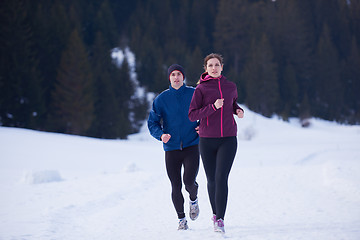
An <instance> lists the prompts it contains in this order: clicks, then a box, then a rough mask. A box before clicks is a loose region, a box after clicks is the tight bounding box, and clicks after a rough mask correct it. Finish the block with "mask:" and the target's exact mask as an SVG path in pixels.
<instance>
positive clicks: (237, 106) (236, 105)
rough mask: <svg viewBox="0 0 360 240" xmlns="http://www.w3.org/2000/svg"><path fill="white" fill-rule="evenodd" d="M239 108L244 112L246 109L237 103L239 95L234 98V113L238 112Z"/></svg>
mask: <svg viewBox="0 0 360 240" xmlns="http://www.w3.org/2000/svg"><path fill="white" fill-rule="evenodd" d="M237 109H241V110H242V111H243V112H244V109H242V108H241V107H240V106H239V105H238V104H237V97H236V98H234V103H233V110H234V114H236V110H237Z"/></svg>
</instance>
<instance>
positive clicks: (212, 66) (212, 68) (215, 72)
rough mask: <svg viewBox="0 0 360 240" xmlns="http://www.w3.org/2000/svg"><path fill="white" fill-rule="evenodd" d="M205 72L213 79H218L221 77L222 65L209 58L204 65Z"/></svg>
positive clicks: (216, 60)
mask: <svg viewBox="0 0 360 240" xmlns="http://www.w3.org/2000/svg"><path fill="white" fill-rule="evenodd" d="M205 67H206V69H205V70H206V72H207V73H208V74H209V75H210V76H211V77H213V78H218V77H220V76H221V72H222V70H223V65H221V63H220V61H219V59H217V58H210V59H209V60H208V61H207V63H206V66H205Z"/></svg>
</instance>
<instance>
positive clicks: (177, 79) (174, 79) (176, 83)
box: [170, 70, 184, 90]
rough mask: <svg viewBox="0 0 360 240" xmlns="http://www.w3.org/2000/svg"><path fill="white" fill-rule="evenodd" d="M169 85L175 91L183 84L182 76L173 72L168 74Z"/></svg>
mask: <svg viewBox="0 0 360 240" xmlns="http://www.w3.org/2000/svg"><path fill="white" fill-rule="evenodd" d="M170 84H171V86H172V87H173V88H175V89H176V90H178V89H179V88H180V87H181V86H182V85H183V84H184V76H183V75H182V73H181V72H180V71H178V70H174V71H172V72H171V73H170Z"/></svg>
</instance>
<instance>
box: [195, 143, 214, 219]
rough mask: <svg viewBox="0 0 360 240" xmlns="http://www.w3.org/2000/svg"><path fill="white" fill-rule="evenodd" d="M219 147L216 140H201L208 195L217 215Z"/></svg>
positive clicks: (201, 153) (200, 145)
mask: <svg viewBox="0 0 360 240" xmlns="http://www.w3.org/2000/svg"><path fill="white" fill-rule="evenodd" d="M217 145H218V144H217V139H216V138H200V142H199V147H200V155H201V160H202V162H203V166H204V170H205V174H206V179H207V189H208V195H209V200H210V205H211V209H212V211H213V214H216V204H215V172H216V154H217Z"/></svg>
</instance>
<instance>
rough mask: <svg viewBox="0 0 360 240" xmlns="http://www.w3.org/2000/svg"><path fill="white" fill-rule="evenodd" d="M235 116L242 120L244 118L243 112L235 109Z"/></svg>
mask: <svg viewBox="0 0 360 240" xmlns="http://www.w3.org/2000/svg"><path fill="white" fill-rule="evenodd" d="M236 115H237V116H238V118H243V117H244V111H243V110H241V109H236Z"/></svg>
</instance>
